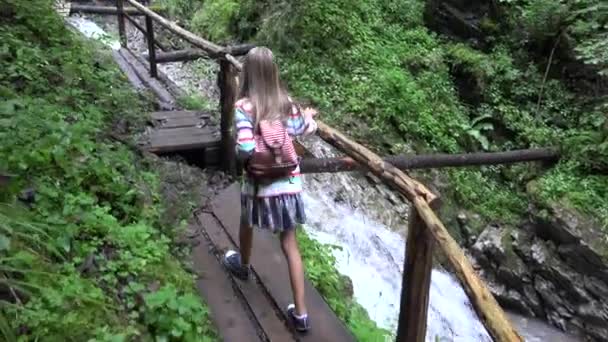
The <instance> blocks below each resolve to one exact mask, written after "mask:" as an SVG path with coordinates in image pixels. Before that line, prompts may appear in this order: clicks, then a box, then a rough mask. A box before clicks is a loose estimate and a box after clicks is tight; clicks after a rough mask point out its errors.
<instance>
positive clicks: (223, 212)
mask: <svg viewBox="0 0 608 342" xmlns="http://www.w3.org/2000/svg"><path fill="white" fill-rule="evenodd" d="M239 203H240V189H239V186H238V184H233V185H232V186H230V187H229V188H227V189H226V190H224V191H223V192H221V193H220V194H219V195H218V196H217V197H216V198H215V199H214V201H213V213H214V215H216V217H217V218H218V219H219V220H220V221H221V222H222V225H223V226H224V228H225V229H226V230H227V232H228V234H229V235H230V237H231V238H232V241H233V242H234V243H235V244H238V230H239V220H240V206H239ZM253 236H254V241H253V251H252V260H251V262H252V266H253V269H254V271H255V274H256V275H257V276H258V279H259V280H260V281H261V283H262V284H263V285H264V287H265V288H266V290H267V291H268V293H270V295H271V296H272V297H273V299H274V300H275V302H276V305H277V306H278V307H279V308H281V309H282V311H281V312H283V313H284V310H285V308H286V307H287V305H288V304H289V303H292V302H293V298H292V293H291V286H290V285H289V284H290V282H289V273H288V270H287V263H286V261H285V257H284V256H283V253H282V252H281V248H280V246H279V241H278V237H277V236H273V235H271V234H270V233H267V232H264V231H261V230H256V231H255V233H254V234H253ZM305 287H306V290H305V291H306V302H307V306H308V311H309V315H310V317H311V324H312V329H311V330H310V331H309V332H308V333H307V334H305V335H298V337H299V338H300V339H301V340H302V341H315V342H322V341H328V342H329V341H332V342H341V341H355V338H354V336H353V335H352V334H351V333H350V332H349V331H348V329H347V328H346V326H345V325H344V324H343V323H342V322H341V321H340V320H339V319H338V318H337V317H336V315H335V314H334V313H333V311H332V310H331V308H330V307H329V306H328V305H327V303H326V302H325V301H324V300H323V298H322V297H321V295H320V294H319V292H317V290H316V289H315V288H314V287H313V286H312V284H311V283H310V282H309V281H308V280H305Z"/></svg>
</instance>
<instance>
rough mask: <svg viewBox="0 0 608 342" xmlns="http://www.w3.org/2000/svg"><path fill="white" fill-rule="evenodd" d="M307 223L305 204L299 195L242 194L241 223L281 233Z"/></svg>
mask: <svg viewBox="0 0 608 342" xmlns="http://www.w3.org/2000/svg"><path fill="white" fill-rule="evenodd" d="M305 222H306V214H305V213H304V202H303V201H302V196H301V195H300V194H299V193H298V194H291V195H279V196H272V197H254V196H251V195H247V194H241V223H244V224H247V225H249V226H257V227H259V228H262V229H269V230H271V231H272V232H274V233H279V232H282V231H286V230H290V229H294V228H295V227H296V225H298V224H304V223H305Z"/></svg>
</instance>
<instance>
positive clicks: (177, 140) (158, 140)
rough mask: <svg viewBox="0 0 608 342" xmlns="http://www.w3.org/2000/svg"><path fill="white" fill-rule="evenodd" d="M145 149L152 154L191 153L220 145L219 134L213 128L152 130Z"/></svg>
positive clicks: (192, 127)
mask: <svg viewBox="0 0 608 342" xmlns="http://www.w3.org/2000/svg"><path fill="white" fill-rule="evenodd" d="M149 139H150V142H149V145H148V146H147V147H146V149H147V150H148V151H150V152H154V153H168V152H179V151H191V150H197V149H204V148H207V147H216V146H219V144H220V140H221V139H220V132H219V130H217V129H214V127H210V126H204V127H196V126H189V127H177V128H164V129H153V130H152V131H151V132H150V137H149Z"/></svg>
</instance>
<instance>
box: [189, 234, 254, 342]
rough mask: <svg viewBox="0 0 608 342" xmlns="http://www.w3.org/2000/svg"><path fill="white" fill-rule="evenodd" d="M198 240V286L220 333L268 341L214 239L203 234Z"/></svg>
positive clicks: (232, 338)
mask: <svg viewBox="0 0 608 342" xmlns="http://www.w3.org/2000/svg"><path fill="white" fill-rule="evenodd" d="M198 241H199V243H198V245H196V246H195V247H194V248H193V250H192V259H193V264H194V270H195V272H196V273H197V274H198V275H199V277H198V278H197V280H196V286H197V288H198V291H199V293H200V294H201V296H202V297H203V298H205V300H206V302H207V305H208V306H209V309H210V312H211V318H212V320H213V323H214V324H215V326H216V327H217V329H218V332H219V334H220V336H221V337H222V339H223V340H224V341H245V340H247V341H264V340H263V339H262V338H260V336H259V332H258V329H257V326H256V324H255V323H254V322H252V321H251V319H250V316H249V312H248V308H246V307H245V306H243V303H242V300H243V299H242V298H240V293H238V291H235V289H234V288H233V284H232V280H231V279H230V277H229V276H228V275H227V274H226V272H225V271H224V268H223V267H222V266H221V264H220V262H219V260H218V259H217V258H216V256H215V254H214V253H213V248H212V246H211V245H210V242H209V241H208V240H207V239H206V238H205V237H203V236H200V237H199V238H198Z"/></svg>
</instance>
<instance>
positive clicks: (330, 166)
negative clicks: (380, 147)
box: [300, 148, 559, 173]
mask: <svg viewBox="0 0 608 342" xmlns="http://www.w3.org/2000/svg"><path fill="white" fill-rule="evenodd" d="M383 160H384V162H386V163H389V164H392V165H393V166H395V167H396V168H398V169H400V170H412V169H428V168H441V167H457V166H475V165H497V164H512V163H520V162H529V161H544V162H555V161H557V160H559V152H558V151H556V150H554V149H550V148H541V149H525V150H514V151H506V152H483V153H463V154H443V153H437V154H426V155H399V156H388V157H385V158H384V159H383ZM364 169H365V167H364V166H361V165H360V164H359V163H357V162H356V161H355V160H354V159H352V158H350V157H342V158H307V159H303V160H302V162H301V163H300V170H301V172H302V173H320V172H327V173H333V172H349V171H358V170H364Z"/></svg>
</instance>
